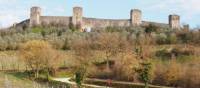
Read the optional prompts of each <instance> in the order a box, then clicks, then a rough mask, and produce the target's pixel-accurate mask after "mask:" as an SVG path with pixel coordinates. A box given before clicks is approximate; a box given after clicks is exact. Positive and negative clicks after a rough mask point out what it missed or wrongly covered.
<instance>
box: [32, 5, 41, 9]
mask: <svg viewBox="0 0 200 88" xmlns="http://www.w3.org/2000/svg"><path fill="white" fill-rule="evenodd" d="M33 9H40V10H41V8H40V7H39V6H33V7H31V10H33Z"/></svg>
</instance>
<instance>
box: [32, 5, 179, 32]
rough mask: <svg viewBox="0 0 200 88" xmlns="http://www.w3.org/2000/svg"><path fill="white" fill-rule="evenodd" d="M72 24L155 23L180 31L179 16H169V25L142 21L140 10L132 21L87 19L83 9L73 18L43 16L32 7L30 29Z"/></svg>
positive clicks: (92, 25) (81, 25) (135, 10)
mask: <svg viewBox="0 0 200 88" xmlns="http://www.w3.org/2000/svg"><path fill="white" fill-rule="evenodd" d="M70 23H72V24H73V25H75V26H80V27H81V28H84V27H91V28H96V27H103V28H105V27H108V26H119V27H123V26H141V25H148V24H150V23H155V24H157V25H159V24H162V25H165V26H169V27H171V28H172V29H180V27H181V26H180V16H178V15H169V23H168V24H164V23H156V22H147V21H142V11H141V10H139V9H132V10H131V11H130V19H98V18H87V17H84V15H83V8H81V7H74V8H73V15H72V16H41V8H40V7H32V8H31V14H30V22H29V25H30V27H32V26H37V25H51V24H57V25H64V26H68V25H69V24H70Z"/></svg>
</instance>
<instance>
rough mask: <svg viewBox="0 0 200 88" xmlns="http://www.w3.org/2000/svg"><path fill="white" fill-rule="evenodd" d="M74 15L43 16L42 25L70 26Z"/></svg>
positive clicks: (41, 18)
mask: <svg viewBox="0 0 200 88" xmlns="http://www.w3.org/2000/svg"><path fill="white" fill-rule="evenodd" d="M71 20H72V17H67V16H41V17H40V21H41V25H54V26H55V25H58V26H68V25H69V23H70V22H71Z"/></svg>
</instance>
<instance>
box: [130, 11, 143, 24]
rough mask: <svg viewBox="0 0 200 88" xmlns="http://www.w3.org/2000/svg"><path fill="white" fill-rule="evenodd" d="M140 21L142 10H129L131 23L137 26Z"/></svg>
mask: <svg viewBox="0 0 200 88" xmlns="http://www.w3.org/2000/svg"><path fill="white" fill-rule="evenodd" d="M141 23H142V11H141V10H139V9H132V10H131V25H133V26H139V25H140V24H141Z"/></svg>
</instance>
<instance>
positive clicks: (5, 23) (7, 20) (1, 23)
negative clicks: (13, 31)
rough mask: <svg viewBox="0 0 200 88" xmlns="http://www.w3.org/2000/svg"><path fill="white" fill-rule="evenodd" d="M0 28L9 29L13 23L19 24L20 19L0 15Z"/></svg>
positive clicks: (8, 15)
mask: <svg viewBox="0 0 200 88" xmlns="http://www.w3.org/2000/svg"><path fill="white" fill-rule="evenodd" d="M0 19H1V20H0V28H1V27H9V26H11V25H13V23H16V22H19V21H20V19H19V18H18V17H17V16H14V15H10V14H5V15H0Z"/></svg>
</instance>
